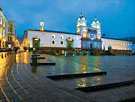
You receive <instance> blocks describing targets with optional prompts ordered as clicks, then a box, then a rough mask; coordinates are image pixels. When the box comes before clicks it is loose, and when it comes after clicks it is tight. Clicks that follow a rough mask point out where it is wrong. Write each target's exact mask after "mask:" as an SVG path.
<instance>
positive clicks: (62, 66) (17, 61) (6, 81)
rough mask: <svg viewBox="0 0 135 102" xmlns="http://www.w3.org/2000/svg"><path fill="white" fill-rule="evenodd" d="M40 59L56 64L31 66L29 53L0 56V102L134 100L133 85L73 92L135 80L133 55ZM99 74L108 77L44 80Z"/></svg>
mask: <svg viewBox="0 0 135 102" xmlns="http://www.w3.org/2000/svg"><path fill="white" fill-rule="evenodd" d="M2 54H3V55H2ZM2 56H6V57H2ZM41 56H42V57H43V56H44V57H45V58H46V59H40V60H38V62H46V61H50V62H56V65H54V66H49V65H48V66H47V65H42V66H31V65H30V64H29V63H30V62H31V59H30V54H29V53H28V52H24V53H18V54H14V53H0V102H84V101H85V102H108V101H110V102H117V101H121V100H125V99H129V98H134V97H135V84H133V85H129V86H124V87H118V88H113V89H108V90H102V91H96V92H87V93H85V92H82V91H79V90H76V88H77V87H86V86H94V85H102V84H105V83H112V82H120V81H126V80H135V63H134V59H135V56H67V57H64V56H57V57H56V56H50V55H43V54H42V55H41ZM100 71H106V72H107V75H102V76H93V77H84V78H74V79H63V80H57V81H56V80H51V79H49V78H47V77H46V76H48V75H59V74H71V73H87V72H100Z"/></svg>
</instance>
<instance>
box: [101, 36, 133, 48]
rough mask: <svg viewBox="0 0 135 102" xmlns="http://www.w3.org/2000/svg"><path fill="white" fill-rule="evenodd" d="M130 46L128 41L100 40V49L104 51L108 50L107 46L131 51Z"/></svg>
mask: <svg viewBox="0 0 135 102" xmlns="http://www.w3.org/2000/svg"><path fill="white" fill-rule="evenodd" d="M131 44H132V43H131V42H129V41H123V40H115V39H106V38H102V49H104V48H105V50H108V47H109V46H111V47H112V49H117V50H131V47H130V46H131Z"/></svg>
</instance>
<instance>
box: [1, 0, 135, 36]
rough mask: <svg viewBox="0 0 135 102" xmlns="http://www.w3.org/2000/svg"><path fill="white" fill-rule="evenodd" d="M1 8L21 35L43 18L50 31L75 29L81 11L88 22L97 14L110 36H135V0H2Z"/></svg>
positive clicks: (37, 25) (103, 31) (36, 27)
mask: <svg viewBox="0 0 135 102" xmlns="http://www.w3.org/2000/svg"><path fill="white" fill-rule="evenodd" d="M0 7H1V8H2V9H3V10H4V13H5V15H6V16H7V18H8V19H9V20H13V21H14V22H15V25H16V31H17V36H18V37H19V38H22V37H23V34H24V31H25V30H27V29H38V28H39V22H40V21H44V22H45V29H48V30H58V31H67V32H75V31H76V20H77V17H78V16H79V15H80V12H81V11H82V12H83V14H84V15H85V16H86V18H87V22H88V25H90V24H91V22H92V20H93V19H94V17H97V18H98V19H99V20H100V22H101V23H102V33H104V34H106V36H108V37H115V38H120V37H130V36H135V0H0Z"/></svg>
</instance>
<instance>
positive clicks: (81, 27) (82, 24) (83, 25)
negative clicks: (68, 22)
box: [76, 14, 88, 38]
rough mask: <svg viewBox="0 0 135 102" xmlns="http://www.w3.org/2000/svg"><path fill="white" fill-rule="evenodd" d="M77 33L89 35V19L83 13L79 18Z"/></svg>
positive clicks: (84, 35)
mask: <svg viewBox="0 0 135 102" xmlns="http://www.w3.org/2000/svg"><path fill="white" fill-rule="evenodd" d="M76 28H77V29H76V33H77V34H80V35H81V36H82V37H84V38H86V37H88V36H87V35H88V33H87V21H86V18H85V17H84V16H83V15H82V14H81V15H80V16H79V17H78V19H77V25H76Z"/></svg>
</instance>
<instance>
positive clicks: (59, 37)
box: [27, 30, 81, 48]
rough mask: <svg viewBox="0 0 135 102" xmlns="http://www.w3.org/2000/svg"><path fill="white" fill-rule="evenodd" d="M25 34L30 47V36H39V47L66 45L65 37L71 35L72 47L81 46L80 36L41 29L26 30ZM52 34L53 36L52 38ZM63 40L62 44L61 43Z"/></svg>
mask: <svg viewBox="0 0 135 102" xmlns="http://www.w3.org/2000/svg"><path fill="white" fill-rule="evenodd" d="M27 36H28V38H29V40H30V47H32V38H34V37H38V38H40V47H64V48H66V47H67V41H66V39H67V38H68V37H71V38H73V39H74V42H73V47H74V48H81V36H80V35H73V34H65V33H57V32H41V31H32V30H31V31H27ZM53 36H54V38H53ZM53 40H54V41H55V44H52V41H53ZM61 41H63V44H61Z"/></svg>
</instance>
